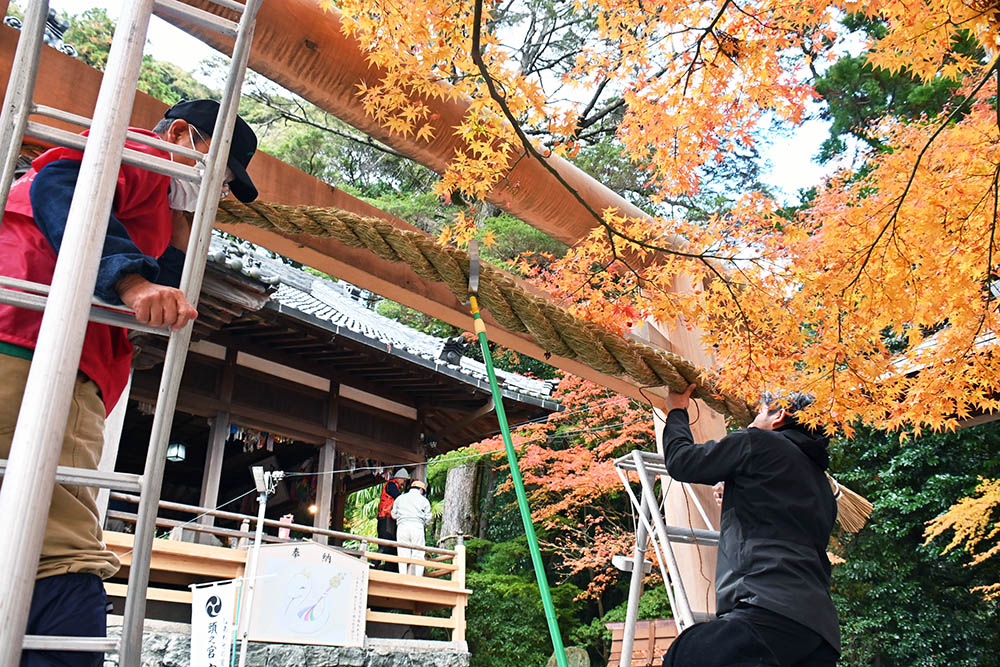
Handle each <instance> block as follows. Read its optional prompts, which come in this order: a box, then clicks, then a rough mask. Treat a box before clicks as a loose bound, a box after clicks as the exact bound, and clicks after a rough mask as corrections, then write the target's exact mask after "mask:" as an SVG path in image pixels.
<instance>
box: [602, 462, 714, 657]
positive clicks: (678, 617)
mask: <svg viewBox="0 0 1000 667" xmlns="http://www.w3.org/2000/svg"><path fill="white" fill-rule="evenodd" d="M615 470H616V471H617V472H618V477H619V478H620V479H621V481H622V485H623V486H624V487H625V492H626V494H628V498H629V501H630V502H631V503H632V509H633V511H634V512H635V513H636V514H637V518H638V520H637V523H636V529H635V549H634V551H633V552H632V558H631V559H630V560H629V561H627V563H628V564H627V566H626V567H625V569H627V570H628V571H631V572H632V579H631V581H630V583H629V590H628V605H627V607H626V614H625V628H624V633H623V636H622V652H621V660H620V662H619V667H630V666H631V665H632V646H633V643H634V641H635V626H636V622H637V620H638V615H639V598H640V597H641V596H642V579H643V577H644V576H645V568H646V567H647V563H648V561H646V550H647V548H648V545H649V544H652V546H653V550H654V553H655V554H656V560H657V561H658V562H659V565H660V574H661V575H662V576H663V583H664V585H665V586H666V587H667V597H668V598H669V599H670V608H671V609H673V611H674V620H675V621H676V622H677V629H678V632H682V631H684V630H685V629H687V628H689V627H691V626H692V625H694V624H695V623H697V622H701V621H707V620H709V617H708V615H707V614H703V613H701V614H696V613H695V612H693V611H692V610H691V604H690V603H689V601H688V596H687V592H686V591H685V590H684V582H683V581H681V576H680V573H679V571H678V568H677V559H676V558H675V557H674V549H673V546H672V545H673V544H674V543H681V544H695V545H699V546H718V544H719V531H717V530H702V529H699V528H688V527H679V526H668V525H667V524H666V521H665V520H664V512H663V509H662V507H661V503H660V502H659V501H657V499H656V492H655V490H654V485H655V484H656V480H657V478H659V479H660V480H661V483H662V484H663V493H662V496H663V497H664V498H666V495H667V491H668V490H669V488H670V486H671V485H672V484H674V480H673V479H671V478H670V475H669V474H668V473H667V468H666V466H665V465H664V463H663V455H662V454H657V453H656V452H646V451H642V450H638V449H637V450H635V451H633V452H631V453H629V454H626V455H625V456H622V457H621V458H619V459H616V460H615ZM630 472H635V473H636V474H637V476H638V478H639V487H640V488H639V496H640V497H639V498H637V497H636V494H635V491H634V490H633V488H632V484H631V482H630V481H629V478H628V474H629V473H630ZM679 483H680V484H681V485H682V487H683V488H684V491H685V493H686V494H687V496H688V498H690V499H691V501H692V503H693V504H694V506H695V508H696V509H697V510H698V514H699V515H700V516H701V518H702V521H704V522H705V525H706V526H709V527H712V522H711V521H710V520H709V517H708V513H707V512H705V508H704V507H703V506H702V504H701V501H700V500H698V497H697V496H696V495H695V493H694V491H693V490H692V489H691V486H690V485H689V484H687V483H683V482H679ZM616 558H617V557H616ZM623 565H624V564H623Z"/></svg>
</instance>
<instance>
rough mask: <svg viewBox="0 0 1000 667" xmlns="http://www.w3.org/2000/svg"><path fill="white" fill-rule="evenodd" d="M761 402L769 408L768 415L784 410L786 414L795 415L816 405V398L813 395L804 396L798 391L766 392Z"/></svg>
mask: <svg viewBox="0 0 1000 667" xmlns="http://www.w3.org/2000/svg"><path fill="white" fill-rule="evenodd" d="M760 402H761V403H762V404H763V405H766V406H767V412H768V414H774V413H775V412H777V411H778V410H781V409H784V411H785V413H786V414H788V415H794V414H795V413H797V412H800V411H801V410H805V409H806V408H808V407H809V406H810V405H812V404H813V403H815V402H816V397H815V396H813V395H812V394H803V393H800V392H797V391H796V392H782V391H773V392H772V391H765V392H764V393H763V394H761V397H760Z"/></svg>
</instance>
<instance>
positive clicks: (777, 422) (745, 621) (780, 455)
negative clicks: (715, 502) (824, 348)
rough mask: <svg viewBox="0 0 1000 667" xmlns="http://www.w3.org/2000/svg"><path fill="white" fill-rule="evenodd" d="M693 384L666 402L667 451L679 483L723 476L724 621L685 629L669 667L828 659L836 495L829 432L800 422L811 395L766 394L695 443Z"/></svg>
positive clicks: (720, 606)
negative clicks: (750, 416)
mask: <svg viewBox="0 0 1000 667" xmlns="http://www.w3.org/2000/svg"><path fill="white" fill-rule="evenodd" d="M693 390H694V386H691V387H688V390H687V391H686V392H685V393H683V394H675V393H672V394H670V396H669V397H668V398H667V400H666V405H665V408H666V409H665V411H666V413H667V424H666V428H665V430H664V432H663V452H664V459H665V463H666V467H667V471H668V472H669V473H670V476H671V477H673V478H674V479H676V480H678V481H680V482H692V483H697V484H716V483H718V482H724V483H725V485H724V489H725V490H724V493H723V499H722V526H721V531H720V537H719V552H718V564H717V568H716V576H715V588H716V609H717V612H718V616H719V618H718V620H715V621H711V622H708V623H700V624H697V625H694V626H692V627H691V628H688V629H687V630H685V631H684V632H683V633H681V635H680V636H679V637H678V638H677V640H676V641H675V642H674V643H673V645H671V647H670V650H669V651H668V652H667V654H666V655H665V656H664V661H663V664H664V667H688V666H692V667H695V666H696V667H715V666H719V667H721V666H723V665H726V666H733V667H735V666H742V665H746V666H747V667H749V666H751V665H769V666H778V667H791V666H795V667H827V666H830V665H835V664H836V663H837V658H838V657H839V654H840V626H839V623H838V620H837V610H836V609H835V608H834V606H833V600H832V599H831V598H830V561H829V559H828V558H827V555H826V547H827V543H828V542H829V539H830V532H831V530H832V529H833V523H834V520H835V519H836V517H837V503H836V501H835V500H834V497H833V492H832V491H831V490H830V485H829V482H828V481H827V478H826V475H825V474H824V472H825V470H826V468H827V465H828V464H829V460H830V457H829V453H828V451H827V445H828V444H829V439H828V438H827V437H826V436H824V435H822V434H819V433H817V432H815V431H813V430H811V429H809V428H807V427H806V426H804V425H802V424H799V422H798V421H797V420H796V418H795V414H796V412H798V411H799V410H802V409H804V408H806V407H807V406H809V405H810V404H812V402H813V400H814V399H813V398H812V397H811V396H808V395H805V394H790V395H786V396H780V397H779V396H775V395H765V396H764V398H763V399H762V400H761V406H760V412H759V413H758V414H757V416H756V418H755V419H754V420H753V422H752V423H751V424H750V426H749V427H748V428H746V429H742V430H739V431H734V432H732V433H730V434H729V435H727V436H726V437H724V438H723V439H722V440H719V441H718V442H707V443H705V444H703V445H696V444H695V443H694V440H693V438H692V436H691V429H690V427H689V425H688V414H687V407H688V403H689V401H690V398H691V392H692V391H693Z"/></svg>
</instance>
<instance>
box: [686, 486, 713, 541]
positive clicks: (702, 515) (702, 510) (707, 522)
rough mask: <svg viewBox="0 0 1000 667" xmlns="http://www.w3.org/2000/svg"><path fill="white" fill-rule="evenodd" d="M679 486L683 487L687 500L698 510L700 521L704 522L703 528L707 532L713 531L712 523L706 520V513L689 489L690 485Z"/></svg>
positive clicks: (696, 496) (695, 495) (692, 491)
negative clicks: (706, 529) (707, 530)
mask: <svg viewBox="0 0 1000 667" xmlns="http://www.w3.org/2000/svg"><path fill="white" fill-rule="evenodd" d="M681 486H683V487H684V491H685V492H686V493H687V495H688V498H690V499H691V502H692V503H694V507H695V509H696V510H698V514H699V515H700V516H701V520H702V521H704V522H705V527H706V528H708V529H709V530H715V529H716V528H715V525H714V524H713V523H712V520H711V519H709V518H708V512H706V511H705V506H704V505H702V504H701V500H700V499H699V498H698V495H697V494H696V493H695V492H694V489H692V488H691V485H690V484H688V483H687V482H682V483H681Z"/></svg>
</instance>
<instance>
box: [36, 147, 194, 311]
mask: <svg viewBox="0 0 1000 667" xmlns="http://www.w3.org/2000/svg"><path fill="white" fill-rule="evenodd" d="M79 174H80V163H79V162H77V161H76V160H57V161H55V162H52V163H50V164H47V165H46V166H45V167H43V168H42V170H41V171H39V172H38V175H36V176H35V180H34V182H32V184H31V191H30V196H31V208H32V211H33V212H34V215H35V224H37V225H38V228H39V229H40V230H42V234H43V235H44V236H45V238H46V240H47V241H48V242H49V244H50V245H51V246H52V248H53V249H54V250H55V251H56V252H57V253H58V252H59V248H60V246H61V245H62V239H63V234H64V233H65V231H66V218H67V217H68V216H69V206H70V203H71V202H72V201H73V190H74V188H76V180H77V177H78V176H79ZM182 255H183V253H182ZM182 261H183V260H182ZM159 273H160V267H159V264H158V263H157V262H156V260H155V259H153V258H152V257H148V256H146V255H144V254H142V252H141V251H140V250H139V248H138V247H136V245H135V243H134V242H133V241H132V238H131V237H130V236H129V234H128V230H126V229H125V225H123V224H122V223H121V221H120V220H118V218H116V217H115V216H114V214H112V215H111V218H110V219H109V221H108V233H107V236H106V237H105V239H104V248H103V249H102V250H101V264H100V267H99V268H98V270H97V284H96V285H95V287H94V294H96V295H97V296H98V297H99V298H101V299H103V300H105V301H107V302H108V303H112V304H121V302H122V301H121V299H120V298H119V297H118V292H117V290H115V285H117V284H118V281H119V280H121V279H122V278H124V277H125V276H128V275H131V274H139V275H140V276H142V277H143V278H145V279H146V280H148V281H150V282H156V279H157V277H158V276H159Z"/></svg>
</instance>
